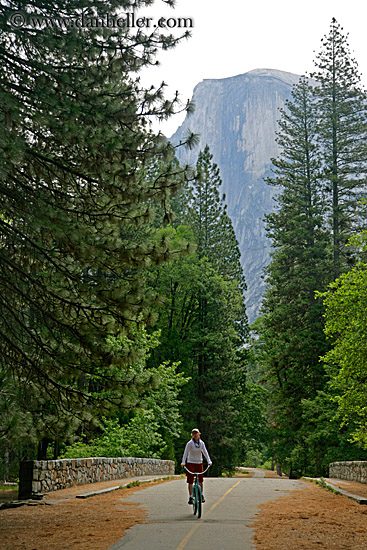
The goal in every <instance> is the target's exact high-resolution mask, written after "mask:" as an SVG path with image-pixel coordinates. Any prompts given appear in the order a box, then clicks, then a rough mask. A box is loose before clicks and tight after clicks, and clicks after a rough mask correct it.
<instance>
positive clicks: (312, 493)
mask: <svg viewBox="0 0 367 550" xmlns="http://www.w3.org/2000/svg"><path fill="white" fill-rule="evenodd" d="M303 483H305V485H306V487H305V489H302V490H299V491H292V492H290V493H289V495H286V496H283V497H280V498H279V499H276V500H273V501H271V502H267V503H266V504H263V505H261V506H260V511H259V514H258V516H257V518H256V520H255V521H254V523H253V525H252V526H253V527H254V529H255V536H254V541H255V544H256V550H314V549H319V550H320V549H322V550H329V549H332V550H367V528H366V525H367V506H364V505H361V504H357V503H356V502H355V501H353V500H351V499H350V498H348V497H346V496H341V495H336V494H334V493H332V492H330V491H326V490H325V489H322V488H321V487H319V486H318V485H316V484H315V483H311V482H307V481H303Z"/></svg>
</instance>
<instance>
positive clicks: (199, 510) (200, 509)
mask: <svg viewBox="0 0 367 550" xmlns="http://www.w3.org/2000/svg"><path fill="white" fill-rule="evenodd" d="M197 502H198V518H201V512H202V508H203V503H202V501H201V487H200V486H199V487H198V501H197Z"/></svg>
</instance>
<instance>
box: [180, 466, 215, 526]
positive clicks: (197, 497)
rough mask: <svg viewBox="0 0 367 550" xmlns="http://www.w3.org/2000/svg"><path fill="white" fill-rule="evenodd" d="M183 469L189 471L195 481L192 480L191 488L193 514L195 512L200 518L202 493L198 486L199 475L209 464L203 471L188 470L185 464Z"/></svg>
mask: <svg viewBox="0 0 367 550" xmlns="http://www.w3.org/2000/svg"><path fill="white" fill-rule="evenodd" d="M184 468H185V470H186V471H187V472H189V474H192V475H193V476H195V482H194V487H193V490H192V496H193V502H192V504H193V508H194V515H196V513H197V514H198V519H200V518H201V513H202V507H203V503H202V500H201V499H202V494H201V487H200V484H199V475H200V474H205V473H206V472H207V471H208V470H209V468H210V464H209V466H208V467H207V468H206V469H205V470H204V471H203V472H200V473H198V472H190V470H189V469H188V468H186V466H184Z"/></svg>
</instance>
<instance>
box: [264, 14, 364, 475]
mask: <svg viewBox="0 0 367 550" xmlns="http://www.w3.org/2000/svg"><path fill="white" fill-rule="evenodd" d="M312 76H313V78H314V79H315V80H316V81H317V82H313V83H312V85H310V84H311V83H309V82H308V80H307V79H305V78H301V79H300V81H299V83H298V84H297V85H295V86H294V87H293V91H292V98H291V101H289V102H288V103H287V108H286V109H285V110H283V111H282V114H281V119H280V121H279V132H278V142H279V145H280V146H281V153H280V155H279V157H278V158H277V159H273V164H274V177H272V178H269V180H268V183H270V184H271V185H276V186H278V187H279V189H280V193H279V195H278V196H277V199H276V200H277V205H278V208H277V210H276V212H275V213H274V214H271V215H269V216H267V219H266V221H267V231H268V236H269V237H270V238H271V239H272V245H273V252H272V259H271V263H270V265H269V266H268V268H267V270H266V284H267V289H266V293H265V296H264V302H263V313H264V315H263V317H262V319H261V321H259V322H258V323H257V330H258V335H259V339H260V342H261V344H262V349H260V348H259V346H258V348H259V349H258V358H259V361H260V362H261V364H262V367H263V368H264V370H265V380H266V384H267V388H268V389H269V391H270V394H271V400H270V403H269V409H268V415H269V419H270V421H271V426H272V428H271V432H270V444H269V450H270V452H271V453H272V455H273V456H274V457H275V458H276V460H277V461H279V462H281V463H282V467H283V469H285V468H286V469H288V470H289V472H290V476H291V477H299V476H300V475H302V473H304V472H310V473H313V474H319V473H321V472H326V470H327V464H328V461H330V460H332V459H335V458H336V457H339V459H340V458H343V456H355V455H358V450H354V449H353V447H352V446H351V445H350V444H348V437H350V432H349V433H348V430H347V429H344V430H340V429H339V426H338V424H337V422H336V421H335V412H336V403H335V399H336V400H337V402H338V403H339V412H341V410H342V407H341V403H346V399H347V398H346V395H348V393H349V392H350V393H349V405H348V406H347V407H350V410H351V407H357V408H358V405H356V401H357V402H358V401H359V405H360V410H361V411H362V402H363V397H362V396H363V393H364V392H363V388H362V383H361V380H359V381H358V382H357V381H356V383H355V388H357V387H358V389H359V395H358V393H354V391H353V388H351V382H350V376H349V374H348V375H347V376H345V378H344V381H343V382H342V383H341V386H340V388H339V390H337V389H336V382H335V383H333V384H332V385H331V386H329V384H328V381H329V377H330V374H331V371H330V369H329V368H326V367H325V361H327V362H329V363H330V362H334V364H335V365H336V364H337V363H339V366H340V365H342V363H341V361H340V359H341V358H340V357H339V356H338V357H337V356H336V354H337V353H338V352H337V351H336V350H338V349H339V350H340V351H341V348H340V347H339V348H338V346H340V334H341V333H340V330H339V328H336V327H337V326H338V327H339V316H340V315H339V314H335V316H334V317H333V314H332V313H331V310H330V313H327V317H328V319H329V320H328V323H329V327H330V328H329V329H327V332H328V331H331V332H332V331H334V332H335V334H337V335H338V340H337V345H336V347H334V349H333V350H332V351H329V350H330V341H328V340H327V339H326V337H325V334H324V332H323V329H324V317H323V314H324V304H323V302H322V301H321V300H315V293H316V292H318V291H319V292H325V291H326V289H327V286H328V285H329V283H331V282H332V281H333V279H334V278H335V277H336V276H338V275H339V274H340V273H341V272H343V271H347V270H348V269H350V268H351V266H352V265H353V264H355V262H356V261H357V258H358V254H357V247H356V245H355V242H353V243H352V245H351V246H348V247H347V246H346V243H347V242H348V239H349V238H350V236H351V235H352V234H353V233H354V232H355V231H356V230H357V229H358V227H359V226H360V223H361V220H360V219H358V213H360V207H359V205H358V199H359V197H360V194H361V192H362V191H363V185H364V183H365V175H364V174H365V173H366V168H367V167H366V139H365V138H366V132H367V107H366V101H365V94H364V92H363V90H362V89H361V86H360V76H359V74H358V70H357V64H356V62H355V60H353V59H352V58H351V56H350V50H349V46H348V44H347V37H346V36H345V35H344V34H343V32H342V29H341V27H340V25H339V24H338V23H337V22H336V21H335V19H333V21H332V24H331V27H330V32H329V35H328V36H326V37H324V39H323V40H322V47H321V51H320V53H319V54H318V55H317V57H316V60H315V72H314V73H313V74H312ZM354 277H357V274H356V273H355V274H354ZM345 280H346V281H347V280H348V275H347V276H346V279H345ZM341 281H344V279H343V278H341ZM335 284H336V286H335V287H334V286H331V288H332V289H333V291H330V296H329V298H328V299H329V300H330V303H332V300H333V297H334V294H335V290H336V289H337V288H339V287H338V285H339V283H335ZM351 285H353V282H352V280H351ZM331 292H332V296H333V297H332V296H331ZM345 300H346V299H345V297H343V301H345ZM325 304H326V306H327V307H328V305H327V301H325ZM350 305H351V304H350ZM330 307H331V306H330ZM332 317H333V319H334V320H335V325H334V328H332V321H331V318H332ZM345 318H348V319H350V316H349V311H348V312H347V310H346V311H345ZM352 330H353V337H354V345H355V350H356V351H357V349H358V348H357V346H358V344H357V342H360V340H361V335H362V331H359V332H358V331H355V330H354V329H352ZM359 345H360V348H363V344H362V345H361V344H359ZM359 351H360V352H361V354H360V356H359V357H357V356H356V357H355V365H357V362H358V360H360V359H361V356H362V355H363V349H361V350H360V349H358V352H359ZM358 352H357V353H358ZM344 353H345V355H344V358H345V360H346V361H348V364H350V363H351V362H350V361H349V356H351V349H347V348H346V349H345V350H344ZM347 355H348V359H347ZM320 357H323V360H321V361H320ZM352 361H353V359H352ZM334 376H335V373H334ZM342 377H343V369H342V370H340V374H338V375H337V376H336V377H335V380H339V381H340V382H341V380H342ZM352 385H353V383H352ZM347 387H348V389H347ZM338 395H339V397H338ZM341 395H343V397H340V396H341ZM352 395H353V397H352ZM340 400H341V401H340ZM352 402H353V404H352ZM354 410H355V409H354ZM345 418H347V417H345ZM359 420H361V418H359ZM365 420H366V418H365V419H364V420H361V422H362V423H363V422H364V421H365ZM356 421H358V420H356V418H354V422H356Z"/></svg>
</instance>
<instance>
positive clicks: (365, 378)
mask: <svg viewBox="0 0 367 550" xmlns="http://www.w3.org/2000/svg"><path fill="white" fill-rule="evenodd" d="M364 239H365V237H364ZM366 289H367V265H366V264H364V263H359V264H357V266H356V267H355V268H353V269H352V270H351V271H350V272H349V273H346V274H343V275H342V276H341V277H340V278H339V279H337V280H336V281H335V282H334V283H332V284H330V286H329V290H328V291H327V292H325V293H323V294H321V297H322V298H323V301H324V304H325V306H326V314H325V317H326V325H325V333H326V335H327V336H328V337H329V338H332V339H333V347H332V349H331V350H330V351H329V352H328V353H327V354H326V355H325V356H324V358H323V359H324V361H325V362H327V364H328V366H329V372H330V376H331V379H332V388H333V390H334V393H335V395H334V401H335V403H336V404H337V408H338V410H337V416H338V418H339V420H340V421H341V423H342V426H348V427H349V429H350V430H351V440H352V441H354V442H357V443H358V444H359V445H360V446H361V447H363V448H364V449H366V448H367V435H366V434H367V410H366V395H367V385H366V383H367V362H366V356H367V354H366V352H367V349H366V333H367V324H366V304H367V291H366Z"/></svg>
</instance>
